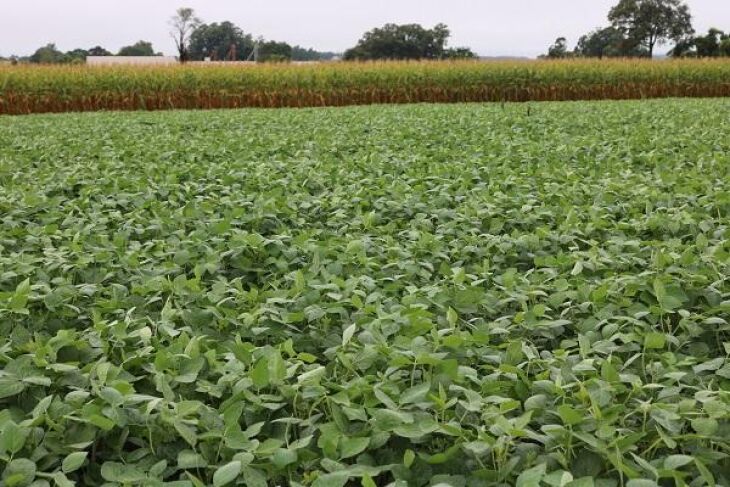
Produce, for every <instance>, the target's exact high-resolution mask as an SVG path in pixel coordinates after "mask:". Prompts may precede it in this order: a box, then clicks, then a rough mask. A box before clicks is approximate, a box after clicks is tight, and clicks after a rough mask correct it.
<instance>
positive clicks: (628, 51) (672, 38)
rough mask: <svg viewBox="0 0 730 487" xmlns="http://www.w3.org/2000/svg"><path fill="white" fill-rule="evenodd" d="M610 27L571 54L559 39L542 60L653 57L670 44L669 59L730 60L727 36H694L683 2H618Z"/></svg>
mask: <svg viewBox="0 0 730 487" xmlns="http://www.w3.org/2000/svg"><path fill="white" fill-rule="evenodd" d="M608 22H609V25H607V26H604V27H599V28H597V29H595V30H593V31H591V32H589V33H587V34H585V35H583V36H581V37H580V39H578V43H577V44H576V46H575V48H574V49H573V50H572V51H571V50H569V49H568V41H567V39H566V38H565V37H558V38H557V39H556V40H555V42H554V43H553V44H552V45H551V46H550V47H549V48H548V52H547V54H545V55H543V56H541V57H544V58H571V57H593V58H604V57H653V56H654V53H655V50H656V48H657V47H658V46H662V45H665V44H668V43H673V44H674V47H673V48H672V49H671V50H670V51H669V52H668V53H667V55H669V56H672V57H722V56H730V32H728V33H727V34H726V33H725V32H723V31H722V30H720V29H717V28H712V29H710V30H709V32H708V33H707V34H705V35H695V30H694V27H693V26H692V15H691V13H690V10H689V7H688V6H687V4H686V3H684V2H683V1H682V0H619V2H618V4H616V5H615V6H614V7H613V8H611V10H610V11H609V13H608Z"/></svg>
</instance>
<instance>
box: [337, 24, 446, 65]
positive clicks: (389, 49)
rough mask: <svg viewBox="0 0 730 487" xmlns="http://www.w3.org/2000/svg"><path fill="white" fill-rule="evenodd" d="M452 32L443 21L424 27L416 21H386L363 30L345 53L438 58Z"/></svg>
mask: <svg viewBox="0 0 730 487" xmlns="http://www.w3.org/2000/svg"><path fill="white" fill-rule="evenodd" d="M450 36H451V32H450V31H449V28H448V27H447V26H446V25H445V24H437V25H436V26H434V27H433V28H432V29H426V28H424V27H422V26H421V25H419V24H406V25H397V24H386V25H384V26H383V27H380V28H376V29H373V30H371V31H369V32H366V33H365V34H364V35H363V37H362V38H361V39H360V41H358V43H357V45H356V46H355V47H353V48H352V49H348V50H347V51H346V52H345V55H344V57H345V59H347V60H354V59H358V60H373V59H440V58H443V57H444V55H445V51H446V43H447V42H448V39H449V37H450Z"/></svg>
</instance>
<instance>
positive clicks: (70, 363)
mask: <svg viewBox="0 0 730 487" xmlns="http://www.w3.org/2000/svg"><path fill="white" fill-rule="evenodd" d="M728 111H730V101H728V100H706V101H697V100H684V101H678V100H669V101H658V102H604V103H564V104H534V105H531V106H530V109H529V111H528V107H527V106H525V105H506V106H504V107H500V106H499V105H440V106H427V105H422V106H403V107H370V108H350V109H323V110H282V111H256V110H246V111H222V112H174V113H173V112H168V113H135V114H129V113H126V114H121V113H107V114H92V115H65V116H31V117H25V118H7V117H5V118H2V117H0V215H1V218H2V226H0V337H2V338H0V340H2V343H1V345H0V346H1V349H2V353H1V354H0V363H2V373H1V374H0V470H2V471H3V473H2V478H3V482H4V485H8V486H10V485H15V486H26V485H30V484H31V482H33V481H37V482H36V483H35V484H33V485H38V486H41V485H47V483H45V482H51V483H54V482H55V484H56V485H61V486H65V485H71V484H70V482H76V483H77V485H102V484H103V482H104V481H106V482H108V483H107V484H106V485H109V486H113V485H144V486H162V485H169V486H189V485H194V486H200V485H215V486H223V485H234V484H238V485H247V486H265V485H267V482H268V485H293V486H297V485H307V486H309V485H314V486H316V487H326V486H332V485H335V486H344V485H345V484H346V483H347V482H348V481H349V484H348V485H353V486H358V485H363V486H373V485H388V484H389V483H391V482H395V483H394V484H392V485H397V486H406V485H409V486H423V485H429V484H431V485H437V484H438V485H452V486H466V485H469V486H485V485H487V486H489V485H518V486H538V485H540V486H567V485H572V486H574V487H575V486H590V485H597V486H619V485H625V486H628V487H641V486H650V485H657V483H659V482H660V483H661V484H662V485H668V484H674V485H713V484H714V483H715V482H716V483H717V484H718V485H728V484H729V483H730V473H729V472H730V463H729V462H728V453H730V448H729V447H728V440H727V439H728V437H730V435H729V434H728V433H729V432H730V421H729V419H730V395H728V392H727V391H728V389H729V388H730V382H729V381H730V362H729V361H728V358H727V357H728V353H730V329H729V328H730V327H729V325H728V316H729V311H730V305H729V304H728V303H729V302H730V286H729V285H728V276H729V275H730V267H729V263H730V228H729V227H728V211H729V210H730V198H729V195H730V191H729V190H730V187H729V186H730V174H729V171H730V156H729V154H730V139H728V137H726V135H727V133H728V132H729V131H730V125H729V124H730V118H729V117H728V116H727V113H728ZM528 113H529V116H528ZM667 134H672V135H671V136H667ZM376 482H377V484H376Z"/></svg>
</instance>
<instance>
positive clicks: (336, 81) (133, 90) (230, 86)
mask: <svg viewBox="0 0 730 487" xmlns="http://www.w3.org/2000/svg"><path fill="white" fill-rule="evenodd" d="M721 96H730V62H728V61H726V60H714V61H713V60H674V61H662V62H657V61H647V60H640V59H633V60H630V59H626V60H569V61H503V62H470V61H466V62H378V63H331V64H316V65H310V66H291V65H268V66H259V67H240V66H225V65H223V66H221V65H215V66H192V65H189V66H184V67H180V66H172V67H134V66H132V67H130V66H126V67H85V66H27V65H26V66H17V67H15V66H5V67H2V66H0V114H26V113H42V112H67V111H96V110H164V109H174V108H178V109H180V108H189V109H193V108H240V107H268V108H271V107H312V106H342V105H366V104H373V103H415V102H430V103H444V102H446V103H453V102H486V101H492V102H494V101H496V102H506V101H558V100H594V99H636V98H663V97H721Z"/></svg>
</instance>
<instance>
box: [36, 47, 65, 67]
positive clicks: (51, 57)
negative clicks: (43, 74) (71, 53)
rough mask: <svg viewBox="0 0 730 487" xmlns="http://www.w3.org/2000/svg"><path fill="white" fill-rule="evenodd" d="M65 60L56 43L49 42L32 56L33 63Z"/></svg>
mask: <svg viewBox="0 0 730 487" xmlns="http://www.w3.org/2000/svg"><path fill="white" fill-rule="evenodd" d="M62 61H63V53H62V52H61V51H59V50H58V49H57V48H56V44H54V43H49V44H46V45H45V46H43V47H41V48H39V49H37V50H36V52H34V53H33V54H32V55H31V56H30V62H31V63H39V64H51V63H60V62H62Z"/></svg>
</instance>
